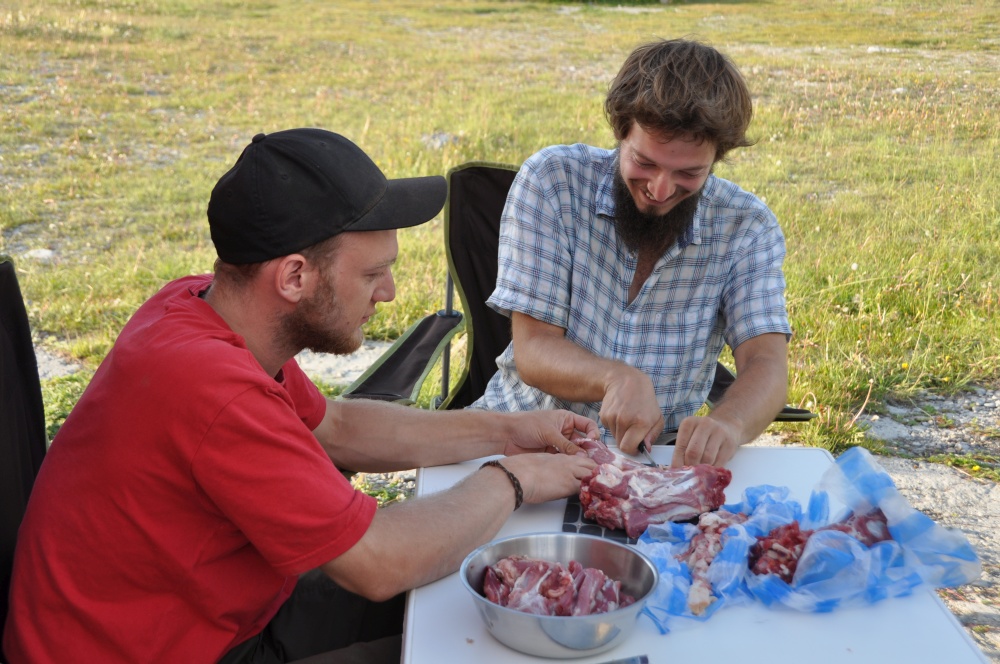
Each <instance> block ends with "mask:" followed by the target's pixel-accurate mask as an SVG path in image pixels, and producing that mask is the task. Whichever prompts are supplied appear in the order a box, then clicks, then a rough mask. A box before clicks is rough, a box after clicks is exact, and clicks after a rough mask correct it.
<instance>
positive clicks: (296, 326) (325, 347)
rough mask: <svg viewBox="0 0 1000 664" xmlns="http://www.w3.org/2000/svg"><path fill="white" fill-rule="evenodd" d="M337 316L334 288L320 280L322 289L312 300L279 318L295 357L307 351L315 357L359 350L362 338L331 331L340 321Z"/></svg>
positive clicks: (338, 313) (338, 304)
mask: <svg viewBox="0 0 1000 664" xmlns="http://www.w3.org/2000/svg"><path fill="white" fill-rule="evenodd" d="M321 278H323V277H321ZM340 312H341V307H340V303H339V301H338V300H337V298H336V296H335V295H334V293H333V287H332V286H331V285H330V284H329V282H327V281H326V279H325V278H323V285H322V286H321V287H320V288H319V289H318V290H317V292H316V293H314V294H313V296H312V297H310V298H308V299H304V300H302V301H301V302H299V305H298V306H297V307H296V308H295V311H293V312H292V313H290V314H287V315H285V316H284V317H282V318H281V320H280V322H279V324H280V326H281V332H282V335H283V336H284V338H285V341H286V343H288V344H289V346H291V347H292V348H293V349H296V350H295V352H296V353H298V352H299V351H301V350H302V349H303V348H308V349H309V350H311V351H312V352H314V353H333V354H335V355H348V354H350V353H353V352H354V351H356V350H357V349H358V348H360V347H361V342H362V341H363V340H364V337H363V336H362V335H360V334H353V333H352V334H350V335H344V334H340V333H337V332H335V331H334V330H333V326H332V325H331V322H333V321H336V320H337V319H338V318H339V317H340Z"/></svg>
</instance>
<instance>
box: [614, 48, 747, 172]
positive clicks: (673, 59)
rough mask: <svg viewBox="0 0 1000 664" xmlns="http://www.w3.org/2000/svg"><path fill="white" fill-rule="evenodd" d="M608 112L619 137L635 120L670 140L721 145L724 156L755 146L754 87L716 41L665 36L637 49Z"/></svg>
mask: <svg viewBox="0 0 1000 664" xmlns="http://www.w3.org/2000/svg"><path fill="white" fill-rule="evenodd" d="M604 113H605V115H606V116H607V118H608V122H609V123H610V124H611V129H612V130H613V131H614V133H615V138H616V139H618V140H619V141H621V140H623V139H624V138H625V137H626V136H628V133H629V130H631V129H632V124H633V123H634V122H637V123H639V125H640V126H641V127H642V128H643V129H645V130H646V131H650V132H653V133H656V134H659V135H661V136H663V137H664V138H666V139H667V140H669V139H670V138H672V137H674V136H676V135H679V134H680V135H686V136H690V137H693V138H695V139H696V140H699V141H709V142H710V143H711V144H712V145H714V146H715V160H716V161H719V160H721V159H723V158H724V157H725V156H726V153H727V152H729V151H730V150H732V149H733V148H740V147H746V146H748V145H753V141H750V140H749V139H748V138H747V136H746V131H747V127H748V126H749V125H750V120H751V119H752V118H753V103H752V101H751V98H750V89H749V88H748V87H747V84H746V81H745V80H744V79H743V75H742V74H740V72H739V70H738V69H737V68H736V65H734V64H733V63H732V61H731V60H730V59H729V58H727V57H726V56H725V55H723V54H722V53H720V52H719V51H717V50H715V49H714V48H712V47H711V46H708V45H705V44H702V43H700V42H697V41H692V40H687V39H671V40H666V39H661V40H657V41H654V42H649V43H647V44H643V45H641V46H639V47H638V48H636V49H635V50H634V51H632V53H631V54H630V55H629V56H628V58H627V59H626V60H625V63H624V64H623V65H622V68H621V69H620V70H619V72H618V75H617V76H616V77H615V79H614V81H612V82H611V86H610V88H609V89H608V96H607V99H605V101H604Z"/></svg>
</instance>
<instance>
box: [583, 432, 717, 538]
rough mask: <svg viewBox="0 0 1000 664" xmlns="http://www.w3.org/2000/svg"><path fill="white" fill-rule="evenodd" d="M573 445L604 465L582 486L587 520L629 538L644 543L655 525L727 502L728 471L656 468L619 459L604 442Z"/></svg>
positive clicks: (585, 441)
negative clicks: (621, 531) (644, 533)
mask: <svg viewBox="0 0 1000 664" xmlns="http://www.w3.org/2000/svg"><path fill="white" fill-rule="evenodd" d="M573 442H575V443H576V444H577V445H579V446H580V447H581V448H583V449H584V450H585V451H586V453H587V455H588V456H589V457H590V458H591V459H593V460H594V461H596V462H597V464H598V465H597V467H596V468H595V469H594V471H593V472H592V473H591V475H590V477H588V478H587V479H585V480H584V481H583V482H582V484H581V486H580V503H581V504H582V505H583V507H584V516H585V517H587V518H588V519H592V520H594V521H596V522H597V523H599V524H601V525H602V526H604V527H606V528H614V529H618V530H624V531H625V532H626V533H627V534H628V536H629V537H633V538H634V537H639V536H640V535H642V533H643V532H645V530H646V528H648V527H649V526H650V525H651V524H657V523H665V522H667V521H686V520H688V519H693V518H695V517H698V516H699V515H701V514H703V513H705V512H710V511H712V510H716V509H718V508H719V507H720V506H721V505H722V504H723V503H724V502H725V500H726V496H725V489H726V487H727V486H729V482H730V481H731V480H732V473H731V472H730V471H729V470H727V469H725V468H720V467H717V466H710V465H708V464H698V465H695V466H683V467H681V468H664V467H657V468H653V467H651V466H647V465H645V464H641V463H638V462H635V461H632V460H631V459H627V458H625V457H623V456H621V455H619V454H615V453H614V452H613V451H611V450H610V449H609V448H608V447H607V446H606V445H604V444H603V443H601V442H600V441H595V440H590V439H580V438H578V439H576V440H574V441H573Z"/></svg>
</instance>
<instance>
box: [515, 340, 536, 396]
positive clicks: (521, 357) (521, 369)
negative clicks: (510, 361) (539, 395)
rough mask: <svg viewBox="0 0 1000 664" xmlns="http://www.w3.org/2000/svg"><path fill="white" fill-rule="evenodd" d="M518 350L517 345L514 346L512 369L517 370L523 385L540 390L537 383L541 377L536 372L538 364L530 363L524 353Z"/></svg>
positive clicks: (526, 354) (529, 359)
mask: <svg viewBox="0 0 1000 664" xmlns="http://www.w3.org/2000/svg"><path fill="white" fill-rule="evenodd" d="M522 345H523V344H522ZM518 348H519V347H518V345H517V344H514V368H515V369H517V375H518V376H519V377H520V378H521V381H522V382H523V383H524V384H525V385H528V386H529V387H534V388H536V389H542V386H541V385H540V384H539V382H538V381H539V379H540V378H541V375H542V373H541V372H540V371H538V362H535V361H532V359H531V358H530V357H529V354H528V353H527V352H526V351H524V350H518Z"/></svg>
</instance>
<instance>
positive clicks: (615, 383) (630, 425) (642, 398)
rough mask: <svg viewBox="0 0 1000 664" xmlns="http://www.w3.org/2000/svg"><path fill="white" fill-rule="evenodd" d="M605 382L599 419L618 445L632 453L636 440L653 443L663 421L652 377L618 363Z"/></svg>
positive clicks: (636, 445)
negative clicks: (612, 373)
mask: <svg viewBox="0 0 1000 664" xmlns="http://www.w3.org/2000/svg"><path fill="white" fill-rule="evenodd" d="M606 385H607V387H606V390H605V393H604V400H603V401H602V402H601V415H600V417H601V423H602V424H603V425H604V426H605V427H607V429H608V431H610V432H611V435H612V436H614V437H615V440H616V441H618V448H619V449H620V450H621V451H622V452H625V453H626V454H635V453H636V452H638V451H639V443H641V442H643V441H645V443H646V445H647V446H648V445H652V444H653V442H654V441H655V440H656V439H657V437H659V435H660V432H661V431H663V425H664V420H663V412H662V411H661V410H660V404H659V403H657V401H656V392H655V390H654V389H653V381H652V380H650V378H649V376H647V375H646V374H644V373H643V372H641V371H639V370H638V369H635V368H633V367H629V366H627V365H624V364H619V365H618V367H617V368H616V371H615V373H614V375H613V376H612V377H611V378H610V379H609V380H608V381H607V383H606Z"/></svg>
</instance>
